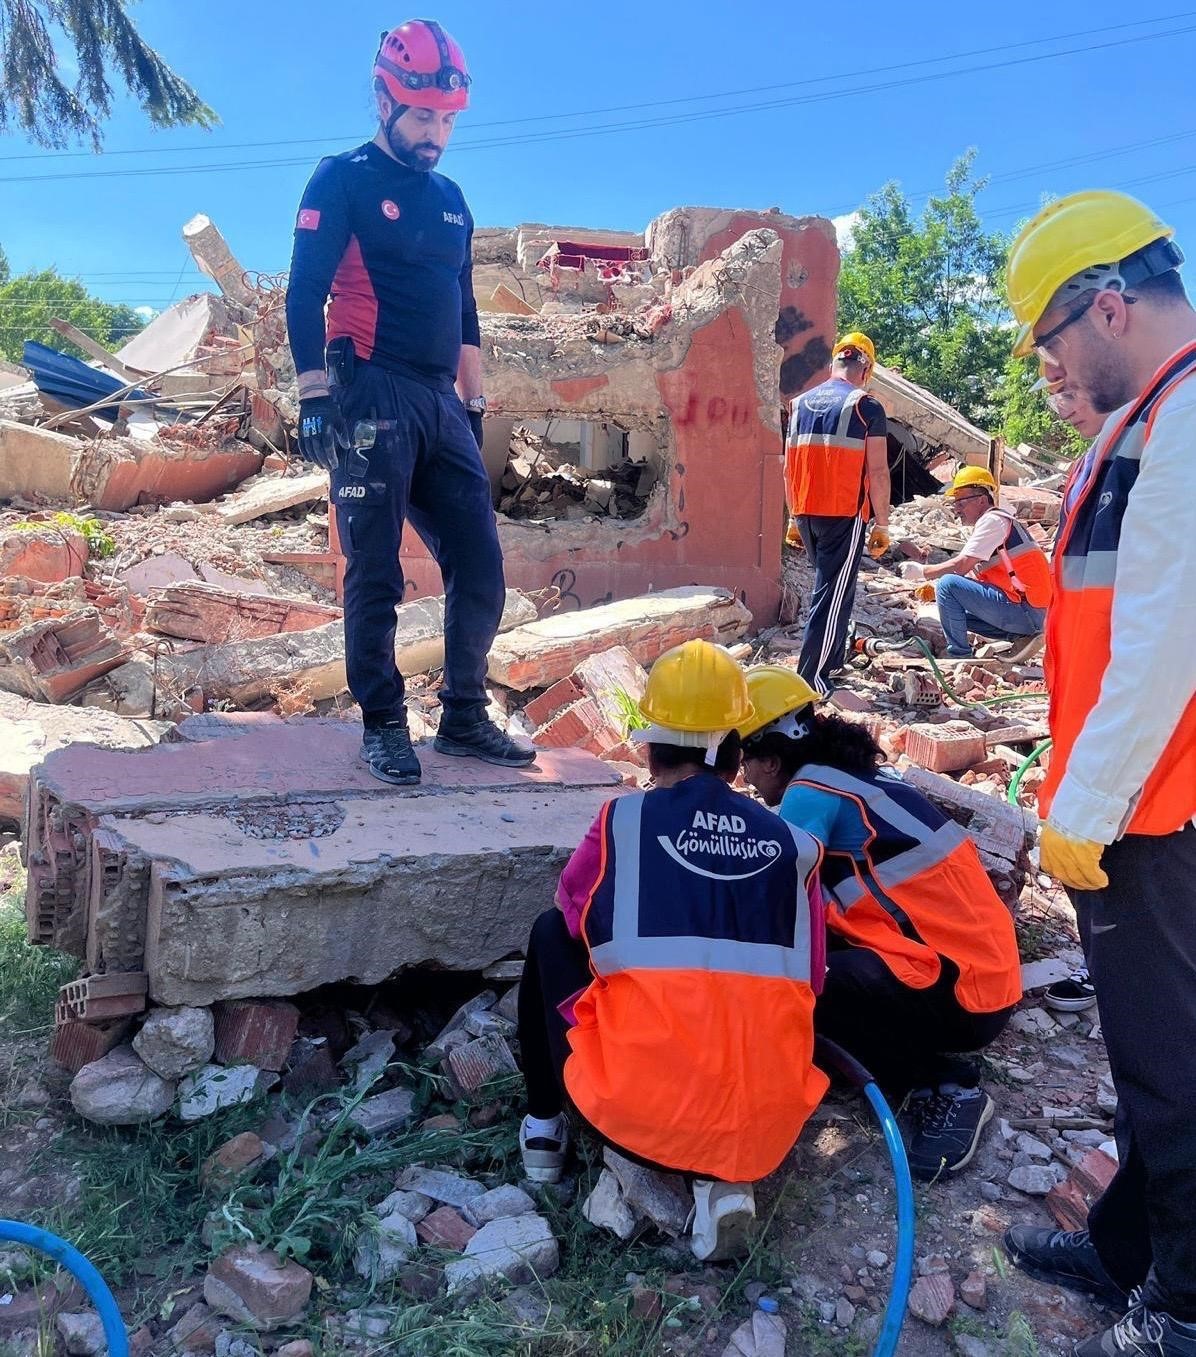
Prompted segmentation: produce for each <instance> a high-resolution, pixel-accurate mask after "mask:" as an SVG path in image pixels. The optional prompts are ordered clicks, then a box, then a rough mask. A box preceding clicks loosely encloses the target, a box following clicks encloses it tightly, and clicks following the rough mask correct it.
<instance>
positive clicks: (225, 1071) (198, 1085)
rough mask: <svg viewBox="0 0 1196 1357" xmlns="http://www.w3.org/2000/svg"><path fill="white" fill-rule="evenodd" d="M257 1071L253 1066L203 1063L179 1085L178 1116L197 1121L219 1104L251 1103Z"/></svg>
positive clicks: (215, 1110)
mask: <svg viewBox="0 0 1196 1357" xmlns="http://www.w3.org/2000/svg"><path fill="white" fill-rule="evenodd" d="M259 1073H260V1071H259V1070H258V1067H257V1066H256V1065H227V1066H226V1065H204V1066H203V1068H202V1069H198V1070H196V1071H195V1073H194V1074H189V1075H187V1077H186V1078H185V1079H183V1080H182V1082H181V1083H180V1084H179V1109H178V1110H179V1117H180V1118H181V1119H182V1120H183V1121H199V1120H200V1119H201V1118H203V1117H210V1116H211V1115H212V1113H213V1112H218V1111H219V1110H220V1109H221V1108H222V1107H236V1106H237V1105H238V1103H248V1102H252V1100H253V1098H254V1096H255V1095H256V1093H257V1089H258V1075H259Z"/></svg>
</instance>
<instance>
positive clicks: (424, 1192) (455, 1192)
mask: <svg viewBox="0 0 1196 1357" xmlns="http://www.w3.org/2000/svg"><path fill="white" fill-rule="evenodd" d="M399 1187H400V1188H401V1189H402V1190H404V1191H406V1192H418V1193H419V1194H420V1195H421V1196H424V1197H430V1198H431V1199H432V1200H433V1201H434V1202H441V1203H443V1204H444V1205H445V1206H455V1207H458V1208H462V1209H464V1208H465V1207H468V1205H469V1204H470V1202H474V1201H477V1200H479V1198H481V1197H483V1196H485V1195H486V1189H485V1188H484V1187H483V1186H482V1184H481V1183H477V1182H474V1180H473V1179H472V1178H463V1177H462V1176H461V1175H460V1174H459V1173H449V1172H448V1171H446V1170H444V1169H430V1168H425V1167H424V1166H423V1165H422V1164H417V1165H415V1166H414V1167H412V1168H409V1169H404V1170H403V1172H402V1173H401V1174H400V1175H399Z"/></svg>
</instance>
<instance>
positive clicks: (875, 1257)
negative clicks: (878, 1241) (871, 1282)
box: [867, 1249, 889, 1267]
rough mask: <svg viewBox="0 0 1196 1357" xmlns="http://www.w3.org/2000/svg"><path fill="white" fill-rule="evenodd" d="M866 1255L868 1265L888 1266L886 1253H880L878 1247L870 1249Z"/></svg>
mask: <svg viewBox="0 0 1196 1357" xmlns="http://www.w3.org/2000/svg"><path fill="white" fill-rule="evenodd" d="M867 1256H868V1266H869V1267H888V1266H889V1255H888V1254H887V1253H881V1251H880V1250H879V1249H870V1250H869V1251H868V1255H867Z"/></svg>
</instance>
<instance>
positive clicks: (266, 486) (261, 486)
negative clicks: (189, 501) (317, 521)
mask: <svg viewBox="0 0 1196 1357" xmlns="http://www.w3.org/2000/svg"><path fill="white" fill-rule="evenodd" d="M327 498H328V473H327V472H326V471H313V472H309V473H307V474H306V475H302V476H276V475H261V476H255V477H252V478H251V479H250V480H248V481H245V482H244V483H243V484H242V485H241V486H240V488H239V489H237V490H235V491H234V492H233V493H232V494H231V495H227V496H225V498H224V499H223V500H221V501H220V502H219V503H217V504H212V505H209V506H208V509H209V512H211V513H212V514H213V515H214V516H215V517H216V518H218V519H219V520H220V522H221V523H227V524H234V523H250V522H252V521H253V519H255V518H265V516H266V515H267V514H277V513H281V512H282V510H283V509H291V508H293V507H294V506H295V505H296V504H310V503H311V502H312V501H313V500H320V499H327Z"/></svg>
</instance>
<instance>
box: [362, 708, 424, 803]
mask: <svg viewBox="0 0 1196 1357" xmlns="http://www.w3.org/2000/svg"><path fill="white" fill-rule="evenodd" d="M358 757H359V758H360V759H361V761H362V763H368V764H369V766H370V772H371V773H372V774H373V775H374V777H376V778H380V779H381V781H383V782H393V783H395V785H396V786H399V787H410V786H413V785H414V784H415V783H416V782H418V781H419V777H420V767H419V759H418V758H416V756H415V750H414V749H413V748H412V747H411V736H410V735H409V734H408V733H407V723H406V721H387V722H386V723H385V724H384V725H381V726H367V727H366V730H365V734H364V735H363V736H362V737H361V753H360V755H359V756H358Z"/></svg>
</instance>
